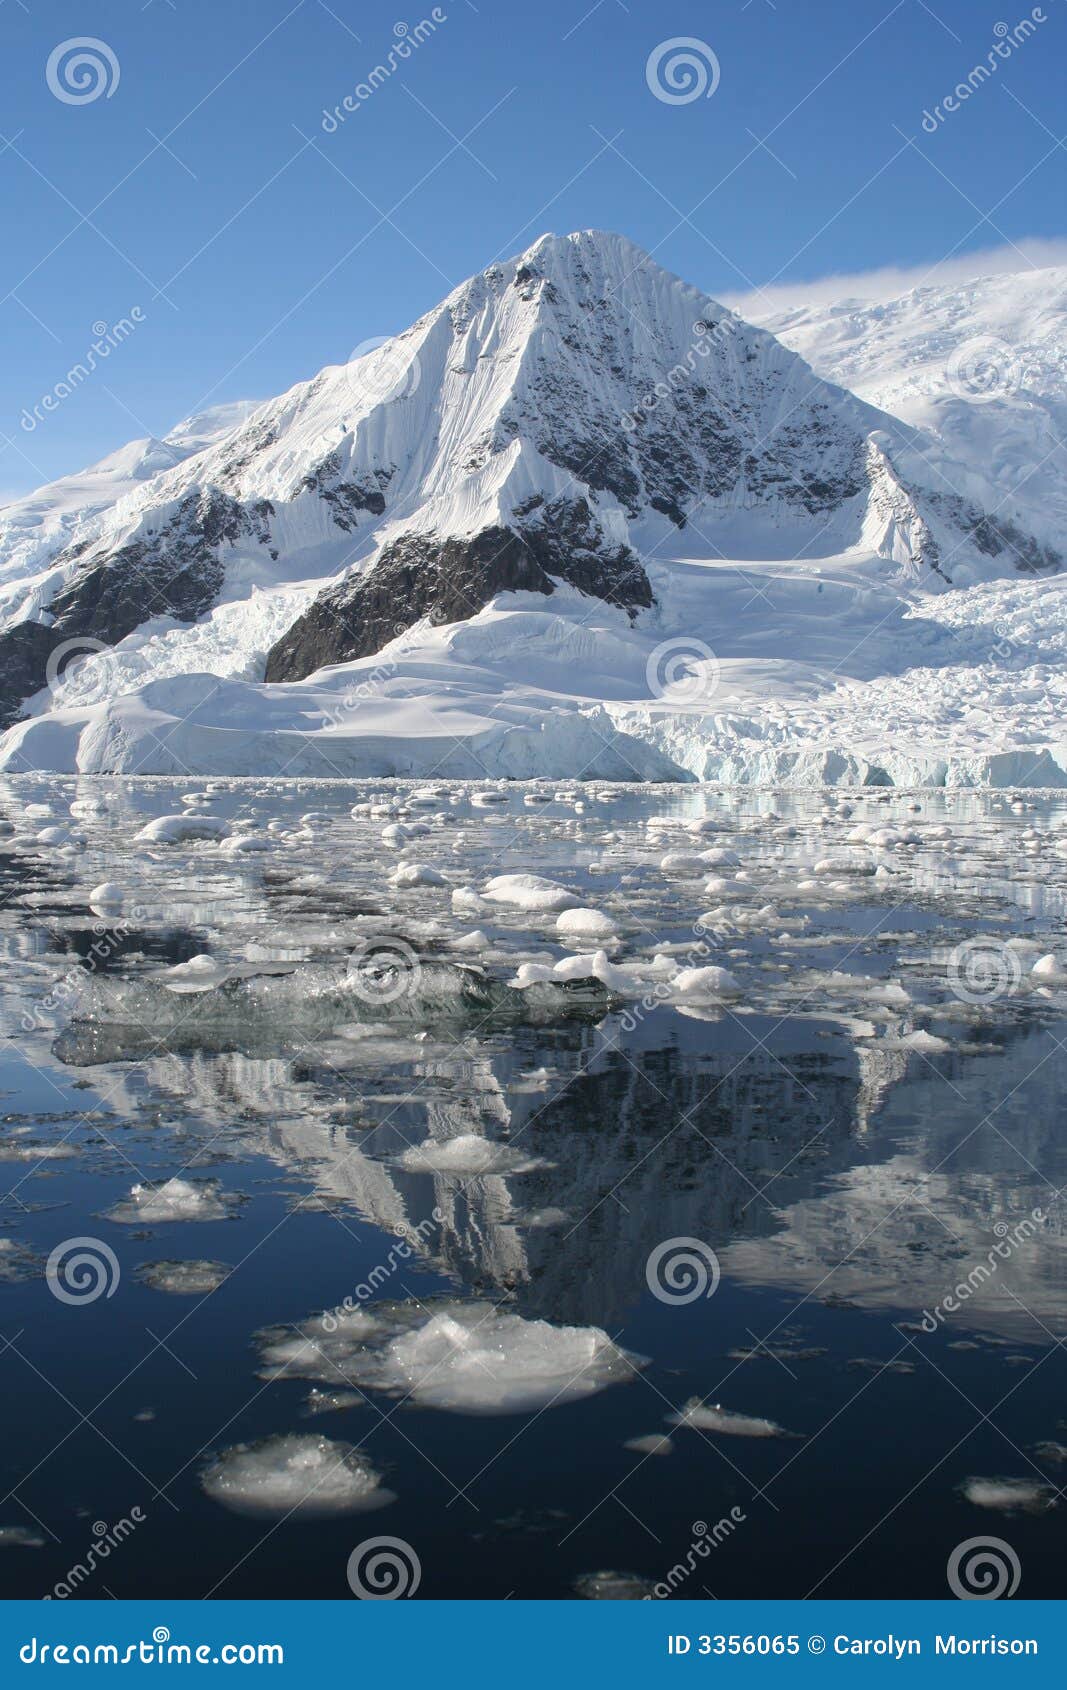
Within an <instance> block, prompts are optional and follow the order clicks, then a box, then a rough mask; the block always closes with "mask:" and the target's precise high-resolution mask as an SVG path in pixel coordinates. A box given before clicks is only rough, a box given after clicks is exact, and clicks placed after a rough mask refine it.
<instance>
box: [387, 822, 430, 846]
mask: <svg viewBox="0 0 1067 1690" xmlns="http://www.w3.org/2000/svg"><path fill="white" fill-rule="evenodd" d="M429 831H430V829H429V827H428V826H427V824H426V823H425V822H391V823H390V825H389V826H388V827H383V828H382V841H383V843H384V844H386V845H388V846H389V848H390V850H392V851H399V850H400V849H401V847H402V846H404V845H406V844H407V842H408V840H409V839H421V838H422V836H423V835H424V834H427V833H429Z"/></svg>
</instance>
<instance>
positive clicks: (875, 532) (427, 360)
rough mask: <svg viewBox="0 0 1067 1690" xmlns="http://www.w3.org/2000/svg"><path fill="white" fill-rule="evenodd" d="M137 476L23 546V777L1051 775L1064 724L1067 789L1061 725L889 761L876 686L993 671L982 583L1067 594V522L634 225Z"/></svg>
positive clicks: (559, 247)
mask: <svg viewBox="0 0 1067 1690" xmlns="http://www.w3.org/2000/svg"><path fill="white" fill-rule="evenodd" d="M151 456H152V458H153V461H154V459H155V456H156V455H155V454H151ZM135 479H136V478H135V477H133V476H127V478H126V479H125V480H123V481H122V483H121V488H122V491H121V494H120V496H119V497H117V499H116V500H115V502H114V503H113V504H112V505H110V506H109V507H107V508H105V509H103V510H94V511H93V513H92V515H91V516H86V517H85V518H84V520H81V521H79V522H77V523H76V524H75V525H74V530H75V531H74V532H71V534H70V537H69V539H68V538H65V537H61V540H60V543H59V544H58V545H51V544H50V541H44V540H43V539H42V542H41V544H40V545H39V546H38V549H37V551H36V552H35V553H33V554H32V556H30V557H29V558H27V556H26V555H25V553H23V554H19V555H16V554H15V552H14V551H13V550H11V549H10V548H8V549H5V550H4V551H3V552H2V553H0V558H2V564H0V591H2V593H3V599H2V600H0V602H2V604H3V606H4V607H5V609H6V616H5V619H4V625H3V628H2V631H0V659H2V663H3V674H4V677H5V681H4V684H5V688H6V692H5V699H6V707H7V711H8V720H13V719H14V718H15V716H17V714H18V713H19V711H20V710H21V711H24V712H25V713H26V719H25V720H23V721H20V722H18V723H17V724H16V725H15V726H14V727H12V728H10V729H9V731H8V732H7V733H6V734H5V735H4V736H3V738H2V739H0V763H2V764H3V766H4V767H6V768H8V769H11V770H18V769H25V768H31V767H33V768H59V769H73V768H79V769H83V770H86V771H93V770H104V769H122V770H126V771H129V772H139V773H151V772H159V773H183V772H190V773H194V772H195V773H203V772H214V771H219V772H228V773H245V772H247V773H280V772H289V773H293V774H298V773H299V774H308V773H315V774H332V773H369V774H388V773H408V772H417V773H430V772H438V773H442V774H452V775H465V776H474V777H477V776H479V775H481V774H489V775H513V776H522V775H529V774H536V773H555V774H560V775H563V774H568V775H580V774H583V773H588V774H598V775H609V776H611V777H613V778H615V777H620V776H622V777H626V776H630V777H631V778H632V777H633V776H638V777H641V778H672V777H673V778H677V777H679V776H686V775H690V776H691V775H694V774H695V775H697V776H700V777H705V778H729V779H751V778H757V779H801V780H805V781H806V780H810V779H826V778H838V779H857V780H862V779H875V780H878V779H900V778H920V779H946V778H951V779H957V778H958V779H965V780H976V779H990V778H1002V777H1003V778H1008V779H1011V780H1021V779H1024V778H1026V773H1027V770H1026V767H1025V766H1024V765H1028V764H1030V763H1034V762H1035V759H1034V756H1033V754H1032V747H1033V745H1034V743H1035V734H1036V736H1037V738H1039V739H1041V741H1042V745H1041V754H1040V755H1039V756H1038V757H1037V760H1036V764H1035V766H1037V767H1038V768H1039V772H1040V774H1041V775H1042V777H1044V778H1046V779H1047V778H1055V776H1056V775H1058V773H1059V767H1060V766H1059V764H1058V762H1056V760H1055V751H1054V749H1050V745H1051V738H1050V736H1049V735H1048V734H1047V733H1045V731H1044V725H1043V722H1040V721H1038V722H1035V721H1031V722H1029V723H1028V724H1026V725H1024V728H1023V729H1021V730H1019V731H1018V732H1016V729H1017V727H1018V724H1017V723H1014V721H1008V722H1006V723H1005V726H1004V728H1003V730H1002V729H1001V726H1000V724H999V721H997V722H996V723H994V724H993V731H992V732H991V733H985V732H984V733H983V734H975V733H970V732H969V731H967V730H966V727H965V728H964V731H963V733H962V738H960V736H959V735H957V738H960V743H959V745H958V746H956V745H954V744H948V743H946V744H944V745H939V744H938V742H937V736H936V734H935V735H934V736H933V740H932V739H931V734H930V731H929V730H930V723H929V722H928V721H926V722H922V723H920V725H919V731H918V732H917V733H916V735H915V737H914V743H912V742H911V741H910V739H909V736H908V734H907V732H905V736H904V739H903V742H902V743H901V744H900V745H898V746H897V747H895V748H891V755H889V756H888V757H887V756H885V755H883V754H882V753H883V752H884V751H885V749H886V747H885V745H884V740H885V727H886V725H887V724H886V723H885V722H884V721H883V719H882V716H881V715H880V714H879V708H880V707H879V702H878V698H879V696H880V695H878V694H877V689H878V687H879V686H882V684H883V683H884V682H885V681H886V678H887V677H888V678H889V679H890V680H896V679H898V678H899V677H901V676H902V675H903V674H904V673H905V672H909V673H910V672H911V671H913V670H915V669H916V667H917V666H919V665H920V664H921V666H922V667H923V668H924V669H926V670H928V671H929V670H932V671H933V672H934V680H933V682H932V684H931V686H930V689H929V690H930V692H931V694H932V695H933V696H935V697H939V698H942V699H943V698H944V697H945V696H946V691H945V686H944V683H943V679H942V678H941V677H940V676H938V675H937V671H938V670H939V669H944V668H946V667H953V668H959V667H960V666H961V665H962V666H964V667H966V666H967V665H968V664H970V665H971V666H972V667H973V666H974V660H975V656H976V652H978V650H979V648H981V647H982V646H983V643H988V642H987V641H986V635H985V633H984V631H982V622H983V616H982V614H981V612H980V613H979V614H978V615H977V617H976V618H975V619H974V623H973V624H970V623H967V622H966V618H965V619H964V622H965V624H966V626H965V628H964V631H963V632H962V633H961V632H959V631H958V630H957V629H956V628H954V626H953V616H952V614H949V613H947V612H946V608H945V607H946V605H947V603H948V601H950V600H951V601H956V600H959V599H961V598H967V597H969V595H968V594H967V593H966V592H965V591H964V589H966V588H970V589H971V590H972V592H974V593H977V594H978V595H979V596H980V595H981V594H982V593H986V594H987V595H988V594H990V593H993V594H994V595H996V594H998V593H999V594H1008V595H1009V596H1010V595H1011V594H1015V595H1020V594H1022V595H1024V596H1026V595H1030V594H1034V593H1036V592H1037V591H1039V590H1041V589H1044V591H1045V597H1046V599H1048V600H1049V602H1051V600H1052V594H1053V590H1055V592H1056V594H1057V599H1056V602H1057V603H1058V602H1059V600H1058V581H1056V582H1049V581H1048V580H1047V579H1046V578H1047V577H1050V576H1055V575H1056V573H1057V571H1058V570H1059V568H1060V561H1061V560H1060V556H1059V551H1058V549H1057V546H1056V544H1055V536H1054V534H1053V532H1052V529H1053V527H1054V525H1053V524H1051V523H1050V522H1048V521H1046V520H1044V518H1045V515H1046V513H1045V512H1044V510H1043V508H1039V506H1040V501H1037V502H1035V504H1034V506H1033V507H1032V508H1031V505H1030V504H1029V502H1028V499H1027V497H1026V496H1025V490H1024V489H1020V491H1019V497H1018V498H1017V499H1016V500H1015V501H1014V502H1013V503H1012V504H1011V506H1010V508H1004V499H1003V494H1002V489H1001V487H1000V486H999V485H998V481H997V476H996V474H990V473H989V465H988V463H986V462H985V461H984V458H983V456H982V455H981V454H974V455H971V454H969V453H964V454H963V455H962V457H957V455H956V454H955V452H954V450H953V441H952V440H951V439H949V438H948V437H947V435H946V434H945V433H944V432H942V433H941V434H938V433H935V432H933V431H927V430H925V429H923V430H919V429H916V428H915V427H913V426H911V424H910V421H901V420H900V419H899V418H897V417H894V416H892V415H890V414H889V413H888V411H887V410H885V409H878V408H876V407H875V406H873V405H871V404H869V403H867V402H865V401H864V400H862V399H859V398H856V397H854V396H853V395H852V394H850V393H848V392H846V391H844V390H843V389H842V388H841V387H839V386H836V385H834V384H832V383H830V382H827V381H826V380H825V379H823V377H822V376H820V375H817V374H815V373H813V371H812V369H811V368H810V367H809V365H808V364H807V363H806V362H804V360H803V359H802V358H801V357H799V356H798V355H797V354H796V353H795V352H794V351H791V350H789V349H788V348H787V347H786V346H785V345H783V344H782V342H781V340H779V339H777V338H775V337H774V336H773V335H771V334H770V333H768V332H766V331H765V330H763V329H761V328H758V327H753V326H751V325H749V324H747V323H745V322H744V321H742V320H741V319H740V318H738V317H736V316H735V315H734V314H733V313H731V312H728V311H726V310H725V309H724V308H723V307H721V306H719V305H717V304H716V303H715V302H714V301H712V300H710V299H708V298H707V297H706V296H704V295H703V294H701V293H699V292H698V291H697V290H695V289H694V288H691V287H689V286H687V285H686V284H685V283H683V282H681V281H680V280H678V279H677V278H676V277H674V276H671V275H669V274H668V273H667V272H665V271H664V270H662V269H660V267H659V266H658V265H656V264H655V263H653V261H652V260H651V259H649V258H648V256H647V255H646V254H644V253H642V252H640V251H639V249H637V248H635V247H634V246H632V245H631V244H630V243H629V242H628V241H626V240H624V239H622V238H621V237H619V236H616V235H604V234H599V233H591V232H585V233H581V234H575V235H570V236H566V237H562V238H561V237H556V236H544V237H542V238H541V239H540V240H538V241H537V242H536V243H535V244H534V245H533V246H532V247H531V248H530V249H529V250H528V251H527V252H525V253H523V254H521V255H520V256H518V257H517V258H515V259H512V260H511V261H510V262H508V263H506V264H501V265H495V266H493V267H492V268H491V269H489V270H488V271H486V272H484V273H483V274H482V275H480V276H476V277H474V278H473V279H471V280H470V281H468V282H466V283H464V284H463V286H461V287H460V288H458V289H457V290H456V291H455V292H454V293H452V294H451V295H450V296H449V297H448V299H446V300H445V301H444V302H443V304H441V305H440V306H439V307H437V308H436V309H435V310H433V311H431V312H430V313H428V314H427V316H425V317H423V318H422V319H420V321H419V322H417V323H416V324H415V325H414V326H413V327H412V328H410V329H409V330H407V331H406V332H405V333H403V334H401V335H398V336H396V337H395V338H394V339H393V340H391V341H388V342H386V343H384V344H383V345H382V346H380V347H378V348H377V349H376V350H374V351H372V352H370V353H368V354H367V355H365V356H364V357H362V358H360V359H358V360H356V361H355V362H353V363H351V364H348V365H344V366H339V367H332V368H328V369H326V370H323V371H322V372H320V374H319V375H318V376H316V377H315V378H314V379H313V380H312V381H310V382H306V383H302V384H300V385H298V386H297V387H295V388H293V389H292V390H291V391H290V392H289V393H287V394H285V395H283V396H282V397H281V398H279V399H277V400H273V401H270V402H268V403H267V404H264V405H261V406H259V407H258V408H257V409H255V410H254V411H253V412H252V413H251V415H249V416H248V417H247V418H246V419H245V420H243V421H242V422H240V423H239V424H238V425H237V426H236V427H232V428H229V429H228V430H227V431H226V432H225V433H224V434H223V435H222V437H221V438H219V439H218V440H216V441H215V442H214V443H212V444H208V445H206V446H205V447H204V448H203V449H201V450H196V451H195V452H193V453H192V454H191V455H189V456H186V457H185V458H184V459H183V460H182V461H179V462H175V463H174V464H173V466H171V467H165V468H163V469H162V470H161V471H160V472H159V473H155V474H151V476H150V479H142V481H141V482H140V484H137V485H133V486H131V485H130V481H131V480H135ZM5 514H7V513H5ZM55 531H56V530H55V524H54V523H53V525H52V528H51V529H50V535H51V534H53V533H55ZM1005 582H1010V583H1012V584H1011V585H1010V586H998V585H996V584H997V583H1005ZM990 583H992V584H993V585H992V586H990V585H989V584H990ZM1022 583H1025V585H1022ZM950 589H955V590H954V591H950ZM983 602H985V601H983ZM998 602H999V601H998ZM987 608H988V606H987ZM975 625H977V627H978V629H979V631H978V632H977V633H976V632H975V631H974V626H975ZM68 652H70V653H73V654H74V655H76V656H78V657H79V658H86V652H88V653H90V655H89V656H88V657H87V658H86V660H85V661H82V662H79V663H78V664H77V666H76V669H71V670H65V669H64V668H63V659H64V655H65V654H66V653H68ZM872 687H873V688H875V694H874V695H871V694H870V691H869V689H871V688H872ZM883 690H884V689H883ZM907 696H909V697H910V698H911V699H912V700H913V702H914V700H915V699H916V698H919V699H920V700H921V696H922V695H921V691H920V692H919V693H916V691H915V689H914V688H912V689H911V691H910V693H909V694H908V695H907ZM1044 697H1045V701H1046V703H1048V701H1049V694H1048V690H1047V689H1045V693H1044ZM868 700H870V708H867V702H868ZM1052 703H1053V706H1054V705H1055V700H1054V699H1053V700H1052ZM849 711H851V715H849ZM1008 714H1009V715H1010V714H1011V712H1010V711H1008ZM903 715H904V718H905V719H906V716H907V711H906V710H905V711H904V712H903ZM857 718H858V720H857ZM865 730H866V731H865ZM1020 734H1021V737H1020ZM991 757H992V759H993V761H991V760H990V759H991ZM1050 759H1051V762H1050ZM1050 768H1051V769H1052V770H1053V774H1052V775H1050V773H1049V771H1050Z"/></svg>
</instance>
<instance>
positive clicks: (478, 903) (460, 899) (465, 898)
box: [452, 886, 485, 915]
mask: <svg viewBox="0 0 1067 1690" xmlns="http://www.w3.org/2000/svg"><path fill="white" fill-rule="evenodd" d="M452 908H453V910H454V911H455V913H456V914H457V915H466V914H468V913H469V912H470V911H471V910H484V909H485V904H484V903H483V901H482V898H481V894H480V893H478V892H476V891H475V890H474V887H473V886H457V887H456V888H455V889H454V891H453V893H452Z"/></svg>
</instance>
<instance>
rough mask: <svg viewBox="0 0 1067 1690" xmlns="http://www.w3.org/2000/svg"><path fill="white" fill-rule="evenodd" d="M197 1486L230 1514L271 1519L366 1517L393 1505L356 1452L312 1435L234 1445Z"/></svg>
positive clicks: (389, 1494) (390, 1494)
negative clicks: (201, 1487) (318, 1516)
mask: <svg viewBox="0 0 1067 1690" xmlns="http://www.w3.org/2000/svg"><path fill="white" fill-rule="evenodd" d="M200 1482H201V1484H202V1485H203V1487H204V1490H205V1491H206V1492H207V1494H208V1496H210V1497H211V1498H212V1500H213V1501H214V1502H220V1503H221V1504H222V1506H223V1507H224V1508H229V1509H230V1510H231V1511H232V1512H233V1513H235V1514H250V1515H254V1516H257V1517H267V1518H271V1519H281V1518H285V1517H287V1516H288V1515H290V1514H294V1513H299V1514H302V1515H304V1516H306V1517H307V1516H314V1515H331V1514H367V1513H370V1512H372V1511H373V1510H375V1509H378V1508H385V1507H386V1506H387V1505H388V1504H389V1503H390V1502H395V1501H396V1496H395V1493H394V1492H393V1491H391V1490H386V1489H385V1487H384V1486H383V1484H382V1481H381V1474H380V1473H379V1472H378V1471H377V1469H376V1468H375V1467H373V1466H372V1465H371V1463H370V1461H369V1460H368V1459H367V1457H366V1456H365V1455H364V1453H363V1452H362V1450H359V1449H356V1448H354V1447H353V1445H352V1444H346V1443H340V1442H338V1441H335V1440H334V1439H331V1438H317V1437H315V1436H314V1435H313V1434H312V1433H304V1434H296V1433H288V1434H283V1435H281V1436H278V1437H272V1438H264V1439H262V1440H261V1441H260V1442H259V1443H252V1444H235V1445H234V1446H233V1447H232V1448H231V1449H227V1450H224V1451H223V1453H222V1454H221V1455H220V1456H219V1457H218V1459H217V1460H215V1461H213V1462H212V1463H211V1464H210V1466H208V1467H207V1468H205V1470H204V1472H203V1473H202V1474H201V1478H200Z"/></svg>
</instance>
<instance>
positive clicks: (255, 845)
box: [219, 833, 274, 857]
mask: <svg viewBox="0 0 1067 1690" xmlns="http://www.w3.org/2000/svg"><path fill="white" fill-rule="evenodd" d="M273 849H274V840H273V839H268V838H267V835H266V834H265V833H231V834H230V835H229V836H228V837H227V838H226V839H224V840H223V841H222V844H221V845H220V846H219V850H220V851H222V852H223V853H224V854H225V855H226V856H227V857H247V856H253V855H255V853H256V852H259V851H273Z"/></svg>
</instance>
